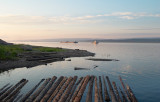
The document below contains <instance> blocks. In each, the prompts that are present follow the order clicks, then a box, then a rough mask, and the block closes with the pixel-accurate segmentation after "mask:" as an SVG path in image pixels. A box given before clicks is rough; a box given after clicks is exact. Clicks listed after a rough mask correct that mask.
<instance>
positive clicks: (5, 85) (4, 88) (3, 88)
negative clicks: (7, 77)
mask: <svg viewBox="0 0 160 102" xmlns="http://www.w3.org/2000/svg"><path fill="white" fill-rule="evenodd" d="M8 85H10V83H8V84H6V85H4V86H3V87H2V88H1V89H0V92H1V91H3V90H4V89H5V88H6V87H7V86H8Z"/></svg>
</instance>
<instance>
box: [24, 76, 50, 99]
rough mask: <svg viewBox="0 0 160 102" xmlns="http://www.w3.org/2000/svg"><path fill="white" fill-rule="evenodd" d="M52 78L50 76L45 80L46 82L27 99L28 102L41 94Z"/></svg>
mask: <svg viewBox="0 0 160 102" xmlns="http://www.w3.org/2000/svg"><path fill="white" fill-rule="evenodd" d="M50 80H51V78H48V79H46V80H45V81H44V83H43V84H42V85H41V87H40V88H39V89H37V90H36V91H35V92H34V93H33V94H32V95H31V96H29V98H28V99H27V100H26V102H33V100H34V99H35V98H36V97H37V96H38V95H39V93H40V92H41V91H42V90H43V89H44V88H45V86H46V85H47V84H48V82H49V81H50Z"/></svg>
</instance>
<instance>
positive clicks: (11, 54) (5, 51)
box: [0, 45, 64, 60]
mask: <svg viewBox="0 0 160 102" xmlns="http://www.w3.org/2000/svg"><path fill="white" fill-rule="evenodd" d="M24 48H31V49H32V50H31V51H39V52H59V51H64V50H63V49H60V48H50V47H37V46H30V45H0V60H10V59H16V58H17V55H18V54H20V53H23V52H27V51H30V50H26V49H24Z"/></svg>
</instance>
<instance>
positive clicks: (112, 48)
mask: <svg viewBox="0 0 160 102" xmlns="http://www.w3.org/2000/svg"><path fill="white" fill-rule="evenodd" d="M16 43H17V42H16ZM18 43H20V42H18ZM23 43H25V44H31V45H41V46H49V47H63V48H70V49H83V50H88V51H90V52H94V53H96V55H95V57H96V58H113V59H118V60H120V61H116V62H115V61H113V62H102V61H96V62H95V61H89V60H86V58H89V57H74V58H71V61H61V62H54V63H50V64H48V65H41V66H36V67H33V68H17V69H14V70H9V71H6V72H3V73H0V87H2V86H3V85H5V84H6V83H8V82H10V83H11V84H15V83H16V82H18V81H19V80H21V79H22V78H26V79H28V80H29V82H28V83H27V84H26V85H25V87H24V88H23V89H22V92H21V93H24V94H25V93H26V92H28V91H29V90H30V89H31V88H32V87H33V86H34V85H35V84H37V83H38V82H39V81H40V79H42V78H48V77H52V76H58V77H59V76H62V75H63V76H74V75H77V76H79V77H80V76H86V75H96V76H101V75H107V76H109V77H110V80H112V81H115V82H116V83H117V84H118V86H120V82H119V79H118V76H119V75H121V76H122V78H123V79H124V81H125V82H126V83H127V84H129V85H130V87H131V88H132V90H133V91H134V93H135V95H136V97H137V98H138V100H139V102H158V101H159V100H160V97H159V95H160V87H159V85H160V54H159V52H160V44H154V43H99V44H98V45H94V44H91V43H78V44H66V43H59V42H23ZM94 65H97V66H98V67H97V68H95V69H94V68H93V67H94ZM74 67H84V68H91V70H78V71H75V70H74ZM85 96H86V91H85V94H84V97H85ZM84 100H85V98H83V99H82V102H83V101H84Z"/></svg>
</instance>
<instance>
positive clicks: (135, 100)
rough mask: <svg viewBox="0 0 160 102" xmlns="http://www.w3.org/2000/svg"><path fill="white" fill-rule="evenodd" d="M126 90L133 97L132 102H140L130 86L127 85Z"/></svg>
mask: <svg viewBox="0 0 160 102" xmlns="http://www.w3.org/2000/svg"><path fill="white" fill-rule="evenodd" d="M126 88H127V90H128V92H129V94H130V96H131V100H132V102H138V101H137V98H136V97H135V95H134V93H133V91H132V89H131V88H130V87H129V85H126Z"/></svg>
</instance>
